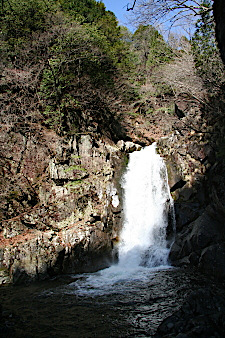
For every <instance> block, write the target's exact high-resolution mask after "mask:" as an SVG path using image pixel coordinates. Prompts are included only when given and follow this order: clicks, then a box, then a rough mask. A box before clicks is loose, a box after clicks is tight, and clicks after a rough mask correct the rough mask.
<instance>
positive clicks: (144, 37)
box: [126, 25, 173, 83]
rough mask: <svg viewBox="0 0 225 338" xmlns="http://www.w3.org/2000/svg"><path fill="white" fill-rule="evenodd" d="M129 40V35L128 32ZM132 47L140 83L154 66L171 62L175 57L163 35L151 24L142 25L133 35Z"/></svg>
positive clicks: (145, 79) (150, 73)
mask: <svg viewBox="0 0 225 338" xmlns="http://www.w3.org/2000/svg"><path fill="white" fill-rule="evenodd" d="M126 36H127V38H126V39H128V41H129V37H128V35H127V34H126ZM130 44H131V48H132V50H133V53H134V63H135V64H136V67H135V68H136V77H137V80H138V81H139V83H145V82H146V81H148V80H149V79H150V77H151V75H152V71H153V69H154V68H156V67H158V66H159V65H161V64H163V63H165V62H169V61H170V60H171V58H172V57H173V52H172V49H171V48H170V47H169V45H168V44H167V43H166V42H165V41H164V39H163V37H162V35H161V34H160V33H159V32H158V31H157V30H156V29H155V28H154V27H153V26H150V25H146V26H144V25H140V26H139V27H138V29H137V30H136V31H135V33H134V34H133V36H132V41H131V43H130Z"/></svg>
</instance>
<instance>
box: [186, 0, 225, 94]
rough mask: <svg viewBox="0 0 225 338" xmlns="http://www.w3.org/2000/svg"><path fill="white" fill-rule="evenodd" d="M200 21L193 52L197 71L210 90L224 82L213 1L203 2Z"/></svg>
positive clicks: (197, 25)
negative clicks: (206, 9) (216, 36)
mask: <svg viewBox="0 0 225 338" xmlns="http://www.w3.org/2000/svg"><path fill="white" fill-rule="evenodd" d="M201 4H202V7H203V8H208V9H209V10H208V11H205V10H204V11H203V10H200V12H199V14H200V19H199V20H198V21H197V23H196V30H195V34H194V36H193V39H192V50H193V55H194V60H195V65H196V69H197V71H198V73H199V75H200V76H201V77H202V79H203V81H204V82H205V85H206V86H207V87H208V89H210V90H212V89H213V88H215V86H216V87H218V85H220V83H221V81H223V65H222V62H221V59H220V55H219V50H218V48H217V44H216V40H215V24H214V21H213V16H212V12H211V10H210V9H211V5H212V1H210V0H202V3H201Z"/></svg>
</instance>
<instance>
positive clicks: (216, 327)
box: [154, 288, 225, 338]
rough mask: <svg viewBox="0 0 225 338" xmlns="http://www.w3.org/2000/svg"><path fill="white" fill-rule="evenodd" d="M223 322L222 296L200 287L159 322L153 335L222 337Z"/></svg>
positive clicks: (224, 320) (224, 332) (224, 305)
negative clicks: (170, 314)
mask: <svg viewBox="0 0 225 338" xmlns="http://www.w3.org/2000/svg"><path fill="white" fill-rule="evenodd" d="M224 323H225V299H224V296H222V295H221V294H220V293H219V292H216V291H215V292H213V291H211V290H210V289H206V288H202V289H201V288H200V289H198V290H196V291H193V292H192V293H191V294H190V295H188V296H187V297H186V299H185V300H184V303H183V305H182V306H181V308H180V309H179V310H178V311H176V312H175V313H174V314H173V315H172V316H170V317H168V318H166V319H165V320H164V321H163V322H162V323H161V324H160V326H159V327H158V329H157V332H156V334H155V335H154V337H158V338H159V337H160V338H163V337H201V338H205V337H223V336H224V334H225V325H224Z"/></svg>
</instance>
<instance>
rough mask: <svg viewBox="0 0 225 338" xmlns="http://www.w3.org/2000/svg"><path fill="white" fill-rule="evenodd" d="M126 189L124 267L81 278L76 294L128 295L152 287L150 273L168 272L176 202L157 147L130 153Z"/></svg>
mask: <svg viewBox="0 0 225 338" xmlns="http://www.w3.org/2000/svg"><path fill="white" fill-rule="evenodd" d="M122 187H123V190H124V225H123V230H122V232H121V235H120V244H119V248H118V251H119V262H118V264H115V265H112V266H110V267H109V268H107V269H104V270H101V271H99V272H96V273H93V274H86V275H84V274H82V275H81V276H80V279H79V277H78V278H77V280H76V281H75V282H74V283H71V284H70V287H71V290H72V291H71V292H74V288H75V290H76V291H75V292H76V294H79V295H90V294H91V295H93V296H96V295H105V294H118V293H121V294H124V292H131V291H132V290H136V289H137V288H140V287H141V285H145V283H146V282H147V283H148V281H149V278H150V275H149V273H150V274H151V275H152V274H154V271H157V270H159V268H161V267H162V268H163V269H164V268H167V267H168V262H167V260H168V254H169V246H170V245H169V243H168V241H167V238H166V237H167V226H168V215H169V214H170V215H171V216H172V215H173V202H172V198H171V196H170V190H169V187H168V179H167V170H166V166H165V163H164V161H163V159H162V158H161V157H160V156H159V155H158V154H157V152H156V144H155V143H154V144H152V145H151V146H149V147H146V148H143V149H142V150H141V151H136V152H133V153H131V154H130V159H129V164H128V167H127V170H126V172H125V174H124V175H123V177H122ZM172 218H173V217H172ZM67 292H68V288H67Z"/></svg>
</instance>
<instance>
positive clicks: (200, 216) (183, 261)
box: [158, 132, 225, 278]
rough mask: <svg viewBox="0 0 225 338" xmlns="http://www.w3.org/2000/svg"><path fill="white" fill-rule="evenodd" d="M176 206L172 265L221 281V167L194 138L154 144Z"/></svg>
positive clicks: (224, 192) (224, 236) (224, 233)
mask: <svg viewBox="0 0 225 338" xmlns="http://www.w3.org/2000/svg"><path fill="white" fill-rule="evenodd" d="M158 147H159V152H160V153H161V154H162V155H163V156H164V157H165V160H166V163H167V168H168V179H169V185H170V189H171V194H172V196H173V198H174V200H175V213H176V235H175V240H174V243H173V245H172V248H171V252H170V260H171V262H172V264H173V265H176V266H187V265H191V266H196V267H197V268H199V269H200V270H201V271H203V272H206V273H209V274H212V275H214V276H217V277H219V278H224V277H225V268H224V262H225V245H224V243H225V228H224V217H225V207H224V201H225V200H224V198H225V186H224V178H223V167H222V166H221V165H220V164H219V163H217V162H216V157H215V154H214V151H213V149H212V147H211V146H210V145H209V144H208V142H207V141H205V140H204V139H203V137H202V138H201V135H200V136H199V135H197V134H195V133H194V132H192V133H191V134H190V135H186V136H184V135H181V134H179V132H175V133H174V134H173V135H171V136H170V137H167V138H162V139H160V140H159V141H158Z"/></svg>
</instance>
